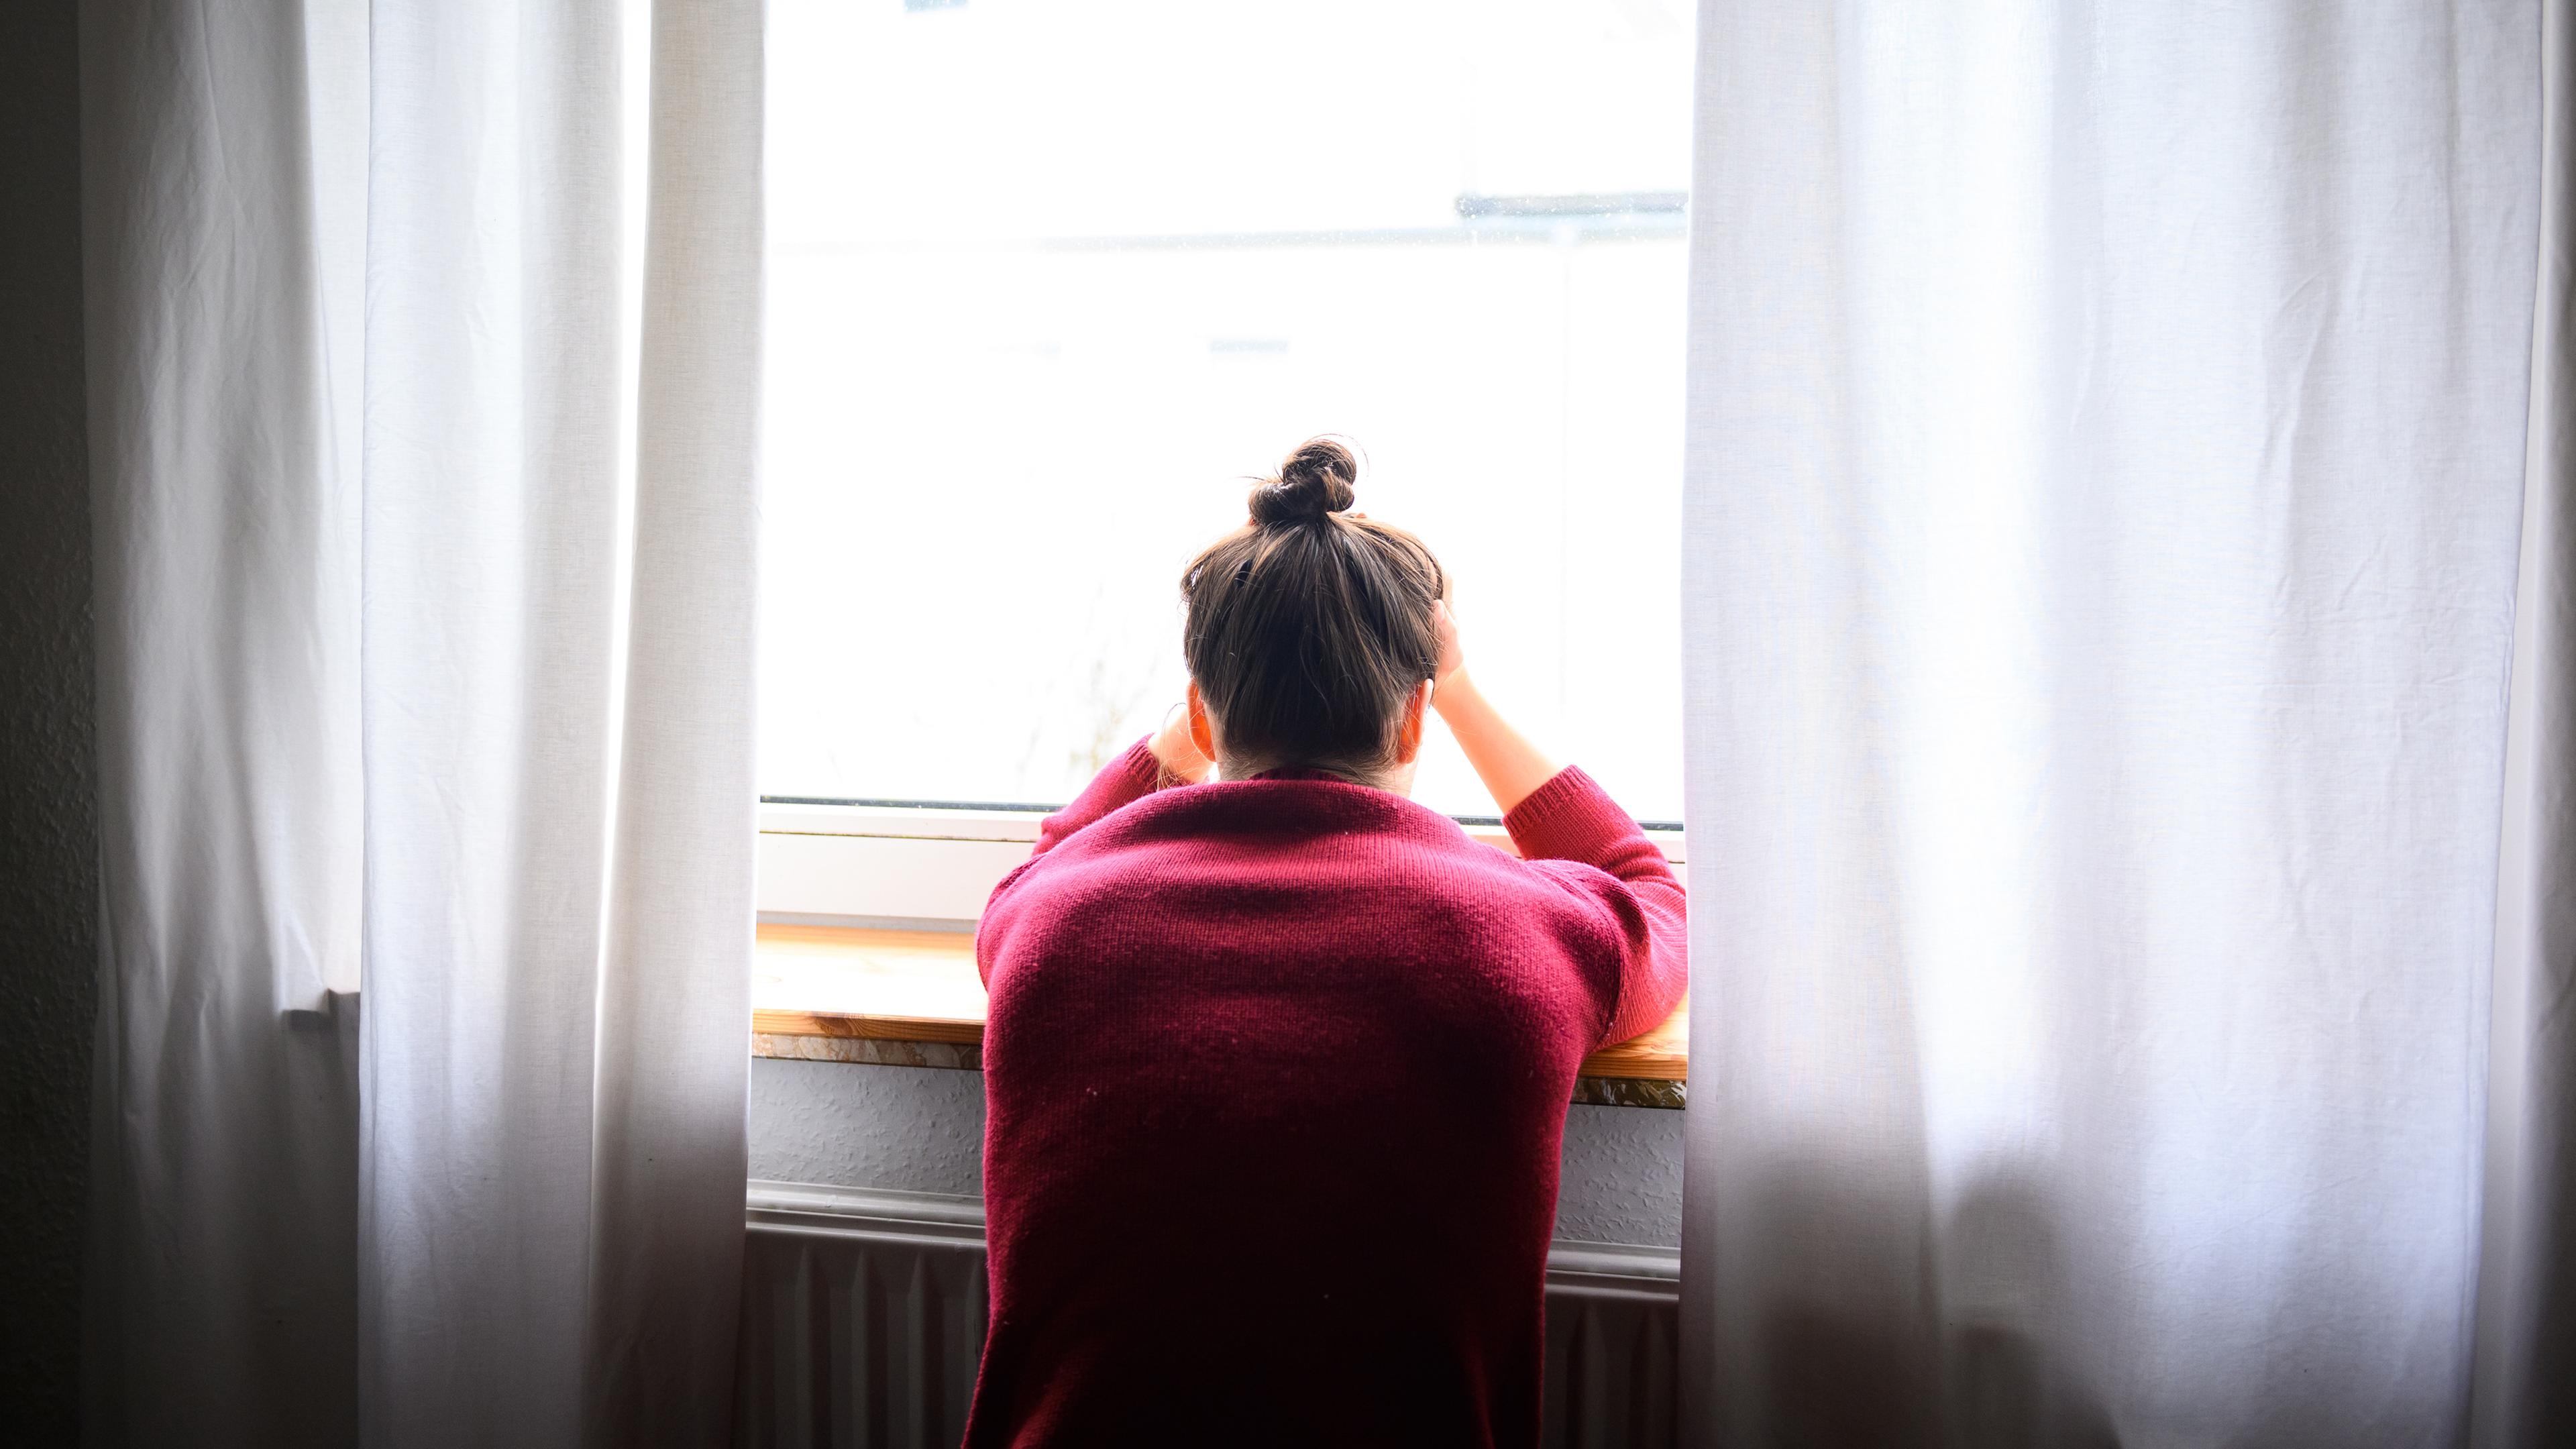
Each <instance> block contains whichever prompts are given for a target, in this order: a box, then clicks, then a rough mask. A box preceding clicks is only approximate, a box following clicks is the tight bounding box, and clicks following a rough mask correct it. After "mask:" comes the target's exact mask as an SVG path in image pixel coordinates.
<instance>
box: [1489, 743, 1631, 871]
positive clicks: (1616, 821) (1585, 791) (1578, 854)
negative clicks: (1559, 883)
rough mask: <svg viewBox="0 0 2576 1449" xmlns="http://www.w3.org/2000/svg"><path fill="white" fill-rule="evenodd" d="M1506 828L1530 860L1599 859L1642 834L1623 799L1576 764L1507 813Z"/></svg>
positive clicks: (1569, 766) (1504, 823)
mask: <svg viewBox="0 0 2576 1449" xmlns="http://www.w3.org/2000/svg"><path fill="white" fill-rule="evenodd" d="M1503 829H1505V830H1507V831H1509V832H1510V833H1511V837H1512V844H1514V845H1517V846H1519V847H1520V852H1521V856H1522V858H1523V859H1526V860H1587V861H1598V860H1600V859H1601V858H1602V857H1604V856H1605V855H1607V854H1608V853H1609V851H1610V849H1611V847H1613V846H1615V845H1618V844H1619V843H1620V842H1622V841H1625V840H1627V839H1628V838H1629V837H1631V836H1635V835H1638V834H1640V833H1641V832H1640V831H1639V830H1638V828H1637V822H1636V821H1635V820H1633V819H1631V818H1629V815H1628V812H1627V811H1625V810H1622V809H1620V808H1619V802H1618V801H1616V800H1613V799H1611V798H1610V794H1609V792H1608V791H1606V790H1604V789H1602V788H1601V786H1600V785H1599V784H1597V783H1595V782H1594V780H1593V778H1592V777H1591V776H1590V775H1587V774H1585V773H1583V770H1582V769H1581V767H1579V766H1575V765H1568V766H1566V767H1565V768H1564V769H1562V770H1559V771H1557V772H1556V773H1555V774H1554V775H1552V776H1550V777H1549V779H1548V782H1547V783H1546V784H1544V785H1541V786H1539V787H1538V788H1537V789H1535V790H1532V791H1531V792H1530V793H1529V798H1527V799H1525V800H1523V801H1521V803H1519V804H1518V805H1515V806H1513V807H1512V808H1511V809H1510V810H1509V811H1508V812H1506V813H1505V814H1504V816H1503Z"/></svg>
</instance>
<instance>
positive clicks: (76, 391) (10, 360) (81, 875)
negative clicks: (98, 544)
mask: <svg viewBox="0 0 2576 1449" xmlns="http://www.w3.org/2000/svg"><path fill="white" fill-rule="evenodd" d="M77 15H78V6H77V5H76V4H75V3H73V0H17V3H12V4H7V5H0V1213H5V1219H0V1426H5V1428H0V1439H6V1440H7V1441H8V1442H10V1443H12V1444H26V1445H46V1444H68V1443H71V1442H73V1440H74V1439H75V1437H76V1434H75V1425H76V1420H77V1411H78V1402H79V1393H78V1379H79V1373H78V1370H79V1345H80V1259H81V1217H82V1202H83V1197H84V1193H85V1184H86V1178H87V1156H88V1145H89V1061H90V1030H91V1017H92V1014H93V1011H94V1008H95V1005H96V990H97V979H96V978H97V959H98V958H97V920H98V837H97V827H96V819H95V813H94V808H93V800H94V792H93V791H92V788H91V761H92V746H91V678H92V675H91V646H90V620H89V597H90V593H89V587H90V586H89V551H90V531H89V469H88V462H87V445H86V442H85V439H84V428H85V426H86V424H85V422H84V420H83V408H82V397H83V388H82V378H81V256H80V232H81V222H80V87H79V45H78V27H77V23H76V21H77Z"/></svg>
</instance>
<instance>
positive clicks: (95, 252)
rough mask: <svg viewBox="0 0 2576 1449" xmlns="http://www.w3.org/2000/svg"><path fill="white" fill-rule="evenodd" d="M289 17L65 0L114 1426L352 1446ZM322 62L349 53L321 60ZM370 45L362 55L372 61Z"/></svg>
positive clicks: (201, 1438)
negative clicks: (73, 60)
mask: <svg viewBox="0 0 2576 1449" xmlns="http://www.w3.org/2000/svg"><path fill="white" fill-rule="evenodd" d="M348 34H349V33H348V32H347V31H346V30H345V29H344V28H335V27H333V26H331V25H329V24H327V23H322V24H316V25H314V26H311V27H308V26H307V24H306V16H305V14H304V12H303V7H301V6H300V5H295V4H265V5H257V6H253V5H235V4H214V3H198V4H189V3H176V0H173V3H158V4H153V3H104V0H100V3H91V4H86V5H84V6H83V7H82V10H81V63H82V74H81V147H82V158H81V167H82V181H81V188H82V207H83V218H82V230H83V251H84V258H83V271H84V277H83V288H84V298H83V306H84V308H85V311H86V331H87V339H88V340H87V351H88V368H89V379H88V381H89V398H90V418H89V438H90V444H89V446H90V469H91V497H92V508H93V522H94V526H95V538H94V572H93V581H94V588H95V602H94V605H93V615H94V624H95V628H96V630H97V660H98V714H97V718H98V765H99V769H98V783H99V833H100V841H99V844H100V863H99V871H100V875H99V895H100V912H101V922H100V962H99V997H98V1000H99V1014H98V1027H97V1031H98V1035H97V1042H96V1047H95V1050H94V1057H93V1062H94V1066H93V1075H94V1080H93V1087H92V1092H93V1096H92V1102H93V1128H92V1132H91V1145H90V1161H91V1179H92V1189H91V1206H90V1221H89V1243H88V1250H87V1265H86V1284H85V1290H84V1291H85V1293H86V1296H87V1301H88V1311H87V1315H86V1318H87V1328H86V1333H85V1340H86V1341H85V1343H84V1345H83V1352H82V1376H83V1380H84V1383H83V1400H84V1406H85V1407H84V1413H85V1416H86V1419H87V1433H88V1435H89V1437H90V1438H91V1439H92V1440H93V1441H94V1442H97V1443H101V1444H134V1445H162V1444H203V1445H213V1446H223V1445H241V1446H254V1445H259V1446H265V1445H336V1444H345V1443H348V1442H349V1440H350V1438H351V1436H352V1435H353V1434H354V1432H355V1428H356V1420H355V1403H356V1396H355V1387H356V1380H355V1373H354V1367H355V1366H354V1361H353V1359H352V1358H351V1355H350V1344H351V1342H352V1339H353V1337H354V1333H355V1329H356V1323H357V1319H356V1286H355V1283H356V1278H355V1275H356V1259H355V1242H354V1227H355V1202H356V1192H357V1173H356V1167H357V1159H356V1144H357V1111H358V1103H357V1092H356V1083H355V1079H354V1056H355V1049H356V1037H355V1021H354V1017H353V1014H352V1011H351V1009H350V1003H349V1002H348V1001H347V999H346V998H345V997H338V998H335V997H334V995H333V994H332V993H333V991H334V989H335V988H337V989H340V990H345V989H346V988H348V987H350V986H352V985H354V984H355V983H356V980H357V968H358V919H359V911H358V902H359V870H360V847H359V760H358V711H357V696H356V692H355V689H354V687H353V686H354V680H355V676H356V670H357V658H358V633H357V600H358V576H357V538H358V480H357V478H356V476H355V473H354V471H353V470H350V469H348V468H346V467H345V458H344V455H343V452H342V450H341V448H340V447H339V436H340V433H339V425H340V421H341V420H340V418H339V415H338V414H337V413H336V412H335V409H334V399H333V398H332V396H331V393H330V390H329V380H330V376H331V367H330V359H331V357H332V355H333V352H334V349H335V348H339V347H343V346H346V345H347V344H348V343H349V342H350V341H351V338H350V336H349V334H348V333H347V332H346V331H344V330H343V329H344V328H347V327H350V326H351V325H353V323H354V318H352V317H350V316H349V315H348V314H347V307H346V304H347V302H348V301H349V297H348V295H347V292H346V291H345V289H342V288H339V287H336V286H334V285H333V283H334V282H335V281H337V280H340V279H342V278H344V277H345V272H335V271H334V270H333V268H332V265H331V259H330V257H329V255H328V253H329V251H330V250H331V249H332V248H333V247H334V246H335V245H339V246H342V247H343V248H344V249H345V245H346V243H347V242H348V241H349V240H350V239H351V235H352V233H351V230H350V228H349V226H348V221H349V217H348V215H347V213H346V212H343V211H333V210H329V209H326V208H322V207H318V206H317V205H316V204H315V183H316V181H317V179H319V178H324V177H332V178H338V177H343V176H345V170H344V169H334V168H335V166H337V165H338V164H339V163H340V162H342V161H344V160H345V156H344V155H343V154H342V153H337V152H333V151H330V150H329V149H327V148H317V147H316V146H315V145H314V137H315V136H316V135H317V134H319V133H322V132H323V131H325V130H326V129H329V128H340V130H341V132H342V133H345V131H346V128H348V127H350V126H351V125H352V124H353V123H354V124H356V125H359V126H363V116H364V113H363V108H361V109H359V110H358V112H357V113H356V114H355V115H354V116H353V115H352V114H351V113H350V111H349V109H348V108H347V107H346V106H345V104H343V103H344V102H345V101H346V100H347V95H346V93H345V91H342V90H338V89H334V88H330V87H315V86H310V85H308V84H307V77H308V74H309V71H310V67H311V66H312V65H313V63H314V62H315V60H316V59H317V58H319V59H321V60H324V61H327V62H337V63H341V64H346V63H348V62H349V61H350V60H351V56H350V55H349V54H348V52H347V50H346V48H345V44H344V42H345V41H346V40H347V39H348ZM335 47H336V48H335ZM363 54H364V52H363V49H361V50H360V51H359V52H358V54H357V59H356V63H357V64H359V65H363V63H364V61H363Z"/></svg>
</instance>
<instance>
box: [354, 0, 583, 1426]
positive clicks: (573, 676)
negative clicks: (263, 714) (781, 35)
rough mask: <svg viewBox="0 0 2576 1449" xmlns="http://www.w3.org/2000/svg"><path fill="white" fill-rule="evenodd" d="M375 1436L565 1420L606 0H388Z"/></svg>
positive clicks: (369, 1092) (369, 357) (372, 847)
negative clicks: (426, 0) (415, 0)
mask: <svg viewBox="0 0 2576 1449" xmlns="http://www.w3.org/2000/svg"><path fill="white" fill-rule="evenodd" d="M372 16H373V37H372V53H373V65H372V78H371V85H370V92H371V96H372V100H373V128H372V133H371V137H370V148H369V164H368V199H367V218H368V228H367V260H366V267H367V329H366V338H367V354H366V435H365V453H366V526H365V533H366V543H365V554H364V571H365V579H366V588H365V609H364V618H365V638H364V643H363V658H364V665H363V671H362V682H361V690H360V693H361V701H362V713H363V716H364V720H365V725H364V729H365V738H366V817H367V899H366V960H365V972H366V979H365V1001H366V1010H365V1013H364V1019H363V1025H364V1031H363V1044H362V1049H361V1053H360V1071H361V1076H360V1084H361V1100H362V1101H363V1103H364V1113H363V1136H362V1138H361V1143H360V1164H361V1184H362V1187H361V1194H360V1204H359V1257H358V1263H359V1286H360V1315H359V1386H360V1408H361V1412H362V1424H363V1428H364V1438H365V1442H366V1443H368V1444H369V1445H382V1446H393V1445H404V1444H417V1445H421V1446H424V1449H427V1446H432V1445H444V1444H456V1443H475V1444H494V1445H501V1444H527V1445H532V1446H533V1445H547V1444H551V1445H563V1444H569V1443H574V1442H576V1441H577V1440H578V1439H579V1438H580V1427H581V1424H582V1407H583V1401H582V1345H583V1335H584V1331H585V1329H586V1326H587V1322H586V1320H587V1310H586V1306H587V1303H588V1284H589V1269H590V1251H591V1200H590V1199H591V1171H592V1158H591V1144H592V1137H593V1133H594V1129H595V1115H594V1100H595V1099H594V1083H593V1075H594V1072H593V1065H594V1054H593V1043H594V1039H595V1036H596V1032H597V1024H598V1021H597V1013H596V1001H597V998H598V994H599V962H600V951H601V922H602V912H601V907H600V902H601V898H602V892H603V890H604V889H605V887H606V884H607V865H606V860H607V851H606V842H607V840H608V830H609V809H610V789H609V785H610V777H609V749H610V741H611V730H612V710H611V701H610V698H609V681H610V672H611V671H610V652H609V651H610V647H611V642H612V625H613V611H614V598H613V593H612V585H613V582H614V579H615V570H616V563H617V536H616V528H617V523H618V487H619V478H618V439H617V428H618V417H619V409H618V405H617V386H618V336H617V334H618V306H617V301H618V299H617V282H618V267H617V257H618V241H619V238H618V226H619V208H618V195H619V187H618V182H619V168H618V162H619V154H620V146H619V135H618V124H619V99H620V89H619V82H618V75H619V71H618V60H619V52H620V34H621V31H620V24H619V15H618V9H617V6H616V5H615V4H614V3H612V0H528V3H524V4H523V3H520V0H438V3H435V4H425V3H413V0H379V3H377V4H375V5H374V6H373V9H372Z"/></svg>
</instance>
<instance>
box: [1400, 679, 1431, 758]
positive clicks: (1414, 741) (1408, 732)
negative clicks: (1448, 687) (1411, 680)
mask: <svg viewBox="0 0 2576 1449" xmlns="http://www.w3.org/2000/svg"><path fill="white" fill-rule="evenodd" d="M1430 707H1431V681H1430V680H1428V679H1426V680H1424V681H1422V682H1421V683H1420V684H1417V685H1415V686H1414V687H1413V698H1411V699H1408V700H1406V701H1405V702H1404V721H1403V723H1401V724H1399V725H1397V726H1396V727H1395V762H1396V763H1397V764H1399V765H1410V764H1412V763H1413V761H1414V759H1415V758H1416V757H1417V756H1419V755H1420V754H1421V753H1422V714H1423V711H1425V710H1427V709H1429V708H1430Z"/></svg>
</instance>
